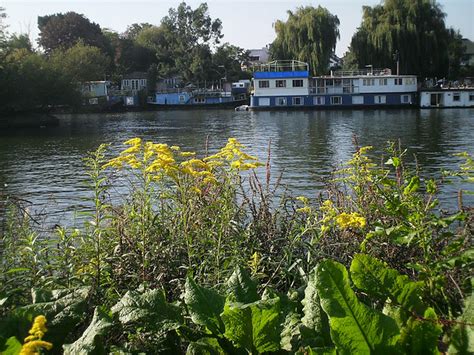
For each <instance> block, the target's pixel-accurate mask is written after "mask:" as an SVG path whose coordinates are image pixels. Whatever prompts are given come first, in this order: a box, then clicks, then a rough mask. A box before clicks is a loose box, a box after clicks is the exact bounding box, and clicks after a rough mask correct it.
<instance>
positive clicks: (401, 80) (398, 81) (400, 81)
mask: <svg viewBox="0 0 474 355" xmlns="http://www.w3.org/2000/svg"><path fill="white" fill-rule="evenodd" d="M402 84H403V79H402V78H395V85H402Z"/></svg>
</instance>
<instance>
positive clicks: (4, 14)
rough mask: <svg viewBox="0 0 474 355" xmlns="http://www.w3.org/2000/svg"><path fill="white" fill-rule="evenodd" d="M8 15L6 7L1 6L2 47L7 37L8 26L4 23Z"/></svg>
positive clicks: (0, 43)
mask: <svg viewBox="0 0 474 355" xmlns="http://www.w3.org/2000/svg"><path fill="white" fill-rule="evenodd" d="M6 17H7V14H6V13H5V9H4V8H3V7H0V49H1V48H2V47H3V43H4V41H5V39H6V28H7V26H6V25H5V23H4V19H5V18H6Z"/></svg>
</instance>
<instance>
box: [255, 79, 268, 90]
mask: <svg viewBox="0 0 474 355" xmlns="http://www.w3.org/2000/svg"><path fill="white" fill-rule="evenodd" d="M258 87H259V88H260V89H263V88H269V87H270V82H269V81H268V80H260V81H259V82H258Z"/></svg>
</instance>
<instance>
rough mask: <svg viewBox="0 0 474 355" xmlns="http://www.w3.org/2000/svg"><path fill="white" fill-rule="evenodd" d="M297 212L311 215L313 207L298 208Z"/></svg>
mask: <svg viewBox="0 0 474 355" xmlns="http://www.w3.org/2000/svg"><path fill="white" fill-rule="evenodd" d="M296 212H298V213H311V207H309V206H305V207H301V208H297V209H296Z"/></svg>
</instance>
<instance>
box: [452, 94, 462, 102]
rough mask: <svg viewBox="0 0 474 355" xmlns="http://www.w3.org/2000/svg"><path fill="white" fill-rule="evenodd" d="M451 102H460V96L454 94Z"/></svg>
mask: <svg viewBox="0 0 474 355" xmlns="http://www.w3.org/2000/svg"><path fill="white" fill-rule="evenodd" d="M453 101H461V94H460V93H458V92H456V93H454V94H453Z"/></svg>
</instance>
